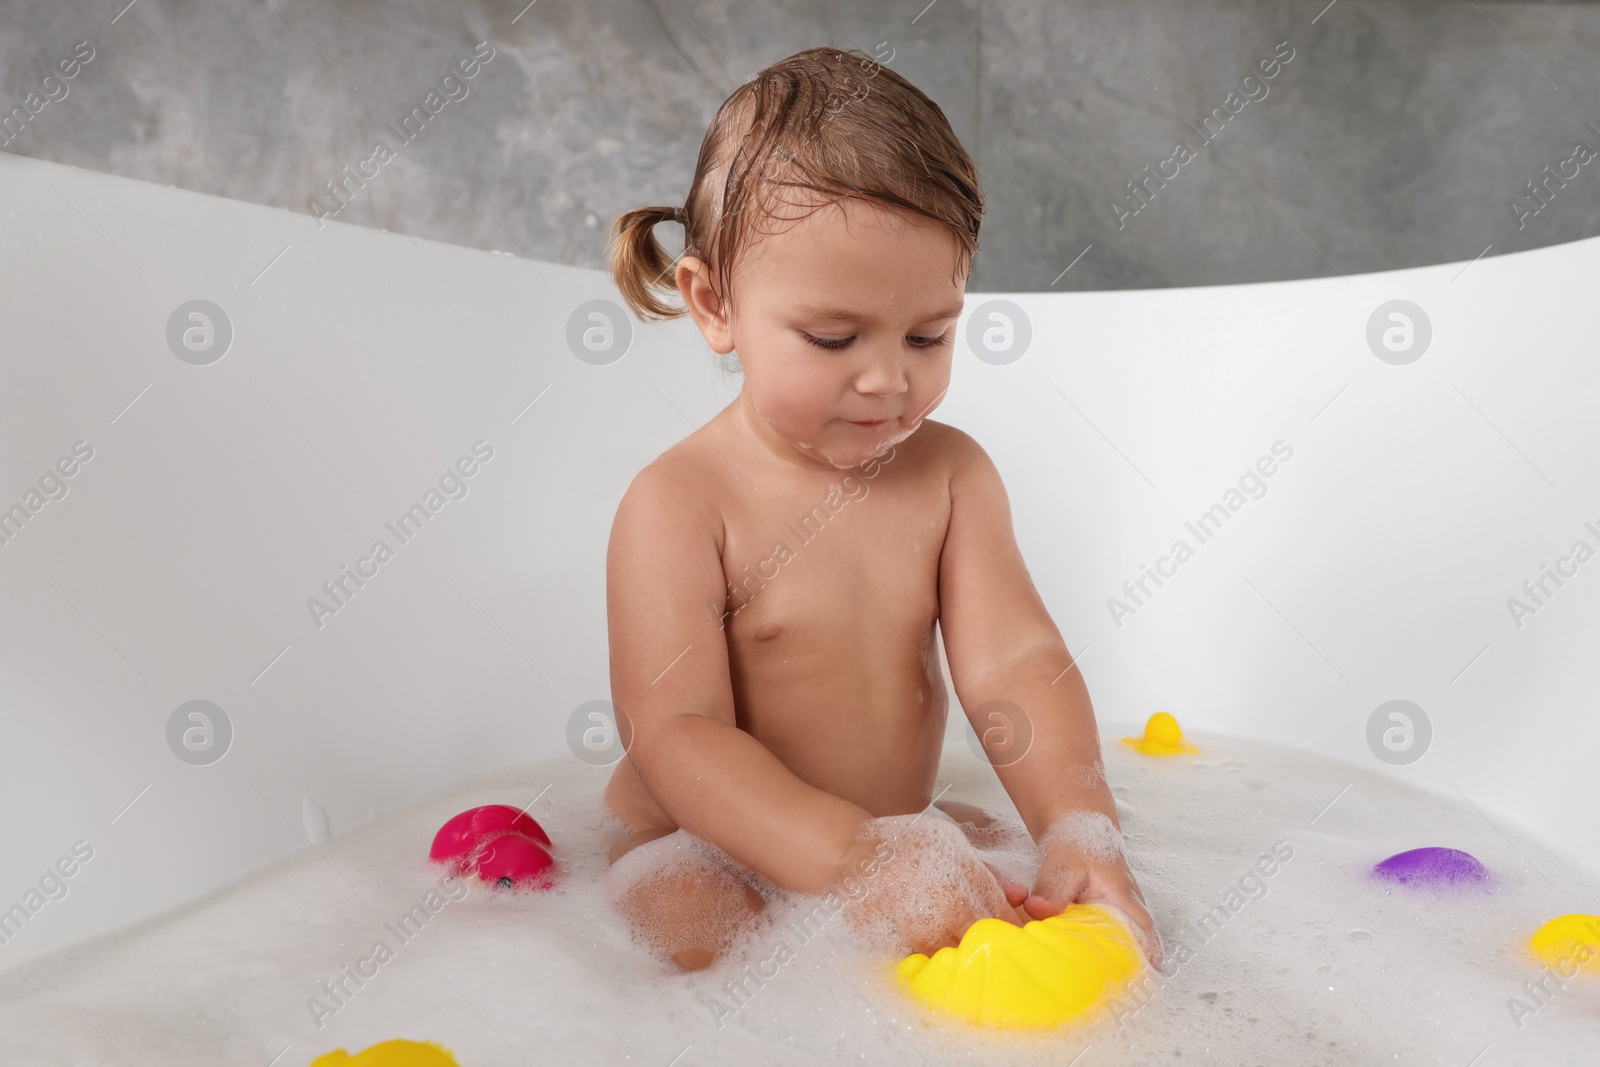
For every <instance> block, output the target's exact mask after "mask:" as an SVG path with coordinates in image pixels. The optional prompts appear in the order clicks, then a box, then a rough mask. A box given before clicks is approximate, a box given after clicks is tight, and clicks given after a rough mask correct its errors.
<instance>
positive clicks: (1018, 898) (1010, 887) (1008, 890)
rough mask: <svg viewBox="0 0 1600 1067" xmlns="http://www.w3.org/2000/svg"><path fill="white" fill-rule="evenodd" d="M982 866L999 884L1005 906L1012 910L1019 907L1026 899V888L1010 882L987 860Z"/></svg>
mask: <svg viewBox="0 0 1600 1067" xmlns="http://www.w3.org/2000/svg"><path fill="white" fill-rule="evenodd" d="M984 866H985V867H987V868H989V871H990V873H992V874H993V875H994V879H995V881H997V882H999V883H1000V888H1001V890H1002V891H1004V893H1005V895H1006V903H1007V904H1009V905H1010V906H1011V907H1013V908H1016V907H1020V906H1021V905H1022V902H1023V901H1024V900H1027V899H1028V887H1027V886H1025V885H1023V884H1022V883H1020V882H1013V881H1011V879H1009V878H1007V877H1006V876H1005V875H1003V874H1001V873H1000V870H999V868H997V867H995V865H994V864H992V863H989V862H988V861H987V860H986V861H984Z"/></svg>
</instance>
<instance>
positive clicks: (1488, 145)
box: [0, 0, 1600, 291]
mask: <svg viewBox="0 0 1600 1067" xmlns="http://www.w3.org/2000/svg"><path fill="white" fill-rule="evenodd" d="M1325 2H1326V0H1307V2H1305V3H1299V2H1297V3H1267V2H1251V0H1231V2H1223V0H1202V2H1187V3H1180V2H1178V0H1166V2H1161V0H1079V2H1071V0H1069V2H1066V3H1060V2H1055V0H1049V2H1041V0H987V2H978V0H935V3H933V4H932V5H930V6H926V7H924V3H925V0H912V2H911V3H898V2H897V3H892V4H891V3H886V2H878V0H870V2H859V0H858V2H844V0H826V2H821V3H809V4H801V3H795V2H783V3H770V4H737V3H730V2H728V0H659V2H652V0H591V2H586V3H581V4H580V3H575V2H573V0H538V2H537V3H534V4H532V5H531V6H528V7H526V8H524V6H523V4H524V3H525V0H508V2H488V0H461V2H458V3H453V4H449V5H441V4H432V5H430V4H424V3H420V2H416V0H411V2H391V3H381V4H380V3H374V2H346V3H340V4H330V3H323V4H315V3H311V2H310V0H260V2H256V0H215V2H202V0H181V2H180V0H136V2H135V3H134V4H133V5H132V6H130V7H125V6H124V4H125V3H126V0H109V2H105V0H96V2H95V3H92V4H91V3H87V2H83V0H73V2H70V3H62V2H58V0H0V109H4V113H13V112H12V109H13V108H22V111H21V112H20V114H21V115H22V116H24V117H23V118H21V119H18V118H13V119H12V129H11V130H10V131H9V132H5V133H0V140H4V141H6V143H5V144H4V146H3V149H0V150H4V151H9V152H18V153H22V154H25V155H33V156H38V157H41V158H44V159H50V160H55V161H58V162H64V163H71V164H75V165H78V166H82V167H87V168H91V169H94V170H101V171H109V172H112V173H116V174H123V175H128V176H131V177H136V178H142V179H145V180H149V181H154V182H162V183H167V184H172V185H177V186H181V187H184V188H189V189H196V190H200V191H203V192H207V193H214V194H217V195H220V196H227V197H233V198H238V199H242V200H250V201H256V202H259V203H263V204H272V205H278V206H282V207H285V208H287V209H289V210H291V211H299V212H308V211H310V210H311V209H310V208H309V207H308V204H309V202H310V201H311V200H313V199H314V198H316V197H318V196H319V195H322V196H323V198H324V203H325V205H327V207H328V209H329V210H330V211H331V210H332V209H333V208H334V207H335V206H336V204H335V202H334V201H333V200H332V199H331V198H327V197H326V194H325V192H324V183H327V182H329V181H330V180H333V179H334V178H336V177H338V176H339V174H340V171H341V168H344V167H346V166H350V167H352V168H353V167H354V165H355V164H356V163H358V162H359V161H361V160H364V159H366V158H368V157H369V156H371V155H372V151H373V146H374V142H375V141H376V140H378V139H383V140H385V141H386V142H387V143H388V144H389V145H390V147H391V148H394V149H395V150H396V154H395V157H394V158H393V159H392V160H390V161H388V162H385V163H383V164H382V165H381V166H380V167H379V168H378V174H377V176H376V177H374V178H372V179H371V180H370V181H368V182H367V183H366V185H365V187H364V188H362V189H360V190H359V191H358V192H357V194H356V195H355V196H354V197H353V198H352V199H350V201H349V203H348V205H347V206H345V207H344V208H343V209H342V210H340V211H338V213H337V215H336V217H337V218H339V219H340V220H342V221H347V222H353V223H356V224H359V225H363V226H374V227H382V228H385V229H389V230H394V231H398V232H404V233H410V234H417V235H421V236H425V237H430V238H436V239H439V240H445V241H451V242H456V243H460V244H465V245H473V246H480V247H486V248H498V249H502V250H506V251H515V252H519V253H521V254H524V255H528V256H533V257H536V258H540V259H550V260H557V261H561V262H565V263H571V264H576V265H581V266H600V265H602V264H603V262H604V258H603V255H604V242H605V225H606V222H607V221H608V220H609V219H610V217H611V216H613V215H614V214H616V213H617V212H619V211H621V210H624V209H626V208H628V207H633V206H638V205H642V204H653V203H666V204H676V203H681V202H682V200H683V197H684V194H685V192H686V190H687V185H688V182H689V179H690V176H691V174H692V169H693V165H694V160H695V155H696V152H697V150H698V147H699V142H700V139H701V137H702V136H703V134H704V132H705V127H706V124H707V123H708V121H709V120H710V118H711V116H712V115H713V114H714V113H715V111H716V109H717V107H718V105H719V104H720V103H721V102H722V100H723V99H725V98H726V96H727V95H728V93H730V92H731V91H732V90H733V89H734V88H736V87H737V86H738V85H739V84H740V83H741V82H742V81H744V80H745V79H746V78H747V77H749V76H750V75H752V74H753V73H754V72H755V71H757V70H759V69H760V68H761V67H763V66H764V65H766V64H768V63H771V62H773V61H775V60H777V59H779V58H782V57H783V56H785V55H788V54H790V53H792V52H795V51H798V50H800V49H802V48H806V47H810V46H812V45H816V44H830V43H831V44H836V45H838V46H840V47H850V46H852V45H854V46H857V47H861V48H863V49H864V50H866V51H868V52H873V51H874V50H878V51H880V52H881V53H882V54H885V55H887V54H888V53H889V51H890V50H892V52H893V57H892V59H890V60H889V65H890V66H891V67H892V68H893V69H895V70H896V71H898V72H899V73H900V74H902V75H904V76H906V77H907V78H909V79H911V80H912V81H913V82H914V83H916V84H917V85H919V86H920V87H922V88H923V89H924V90H925V91H926V92H927V93H928V94H929V95H930V96H932V97H933V98H934V99H935V100H936V101H938V102H939V104H940V105H941V106H942V107H943V108H944V110H945V112H946V114H947V115H948V116H949V117H950V120H951V123H952V125H953V126H954V127H955V130H956V132H957V134H958V135H959V136H960V137H961V138H962V140H963V141H964V142H965V143H966V144H967V146H968V147H969V149H970V150H972V151H973V152H974V154H975V156H976V157H977V159H978V163H979V167H980V170H981V173H982V175H983V177H984V181H985V187H986V190H987V192H988V194H989V196H990V203H991V208H990V213H989V215H988V218H987V219H986V221H985V224H984V228H983V232H982V235H981V239H982V250H981V252H980V253H979V256H978V258H977V260H976V261H975V264H974V273H973V279H972V282H971V288H973V289H974V290H987V291H1007V290H1044V289H1051V288H1054V289H1091V288H1094V289H1098V288H1145V287H1160V286H1177V285H1208V284H1219V283H1227V282H1248V281H1262V280H1270V279H1285V278H1302V277H1313V276H1323V275H1332V274H1335V273H1336V272H1337V273H1344V274H1350V273H1356V272H1365V271H1375V270H1385V269H1390V268H1398V267H1407V266H1415V265H1420V264H1427V263H1436V262H1442V261H1450V260H1469V259H1472V258H1473V257H1476V256H1478V255H1480V254H1482V253H1484V252H1485V250H1486V249H1487V254H1488V255H1501V254H1504V253H1507V252H1513V251H1518V250H1522V249H1527V248H1533V247H1538V246H1542V245H1547V244H1553V243H1558V242H1564V241H1571V240H1576V239H1579V238H1583V237H1589V236H1593V235H1595V234H1596V233H1600V160H1596V161H1595V162H1592V163H1580V162H1578V161H1576V160H1574V159H1573V157H1574V154H1575V149H1576V146H1577V145H1578V144H1579V142H1583V143H1584V144H1585V145H1586V146H1587V147H1588V148H1589V149H1600V7H1597V6H1594V5H1592V4H1555V3H1550V4H1518V3H1489V2H1483V3H1453V2H1452V3H1412V2H1395V0H1390V2H1374V0H1336V2H1335V3H1334V4H1333V5H1332V6H1325ZM80 41H87V42H89V44H90V45H91V46H92V48H93V58H92V59H90V60H89V61H88V62H87V63H85V64H81V65H80V66H79V68H78V69H77V71H76V74H75V76H74V77H73V78H71V79H70V80H65V81H62V82H60V83H59V85H64V86H65V88H66V95H65V96H63V97H61V98H60V99H56V100H51V101H48V102H45V103H43V104H42V106H40V101H43V100H45V93H44V92H42V91H41V85H42V80H43V79H44V78H45V77H46V76H47V75H50V74H51V73H52V72H53V71H55V70H56V67H57V64H58V63H60V62H61V61H62V60H64V59H70V57H71V56H72V55H73V50H74V45H75V44H76V43H77V42H80ZM480 41H487V42H489V43H490V45H492V47H493V49H494V58H493V59H492V60H490V61H489V62H488V63H487V64H485V65H484V66H483V67H482V69H481V71H480V72H479V73H478V74H477V76H476V77H474V78H473V79H472V80H471V81H470V82H469V83H468V85H469V86H470V90H471V91H470V94H469V95H467V96H466V97H465V98H464V99H461V100H458V101H451V102H448V103H447V104H446V105H445V106H444V107H443V109H442V110H440V111H439V113H438V114H437V115H435V116H433V117H432V118H431V120H430V121H429V122H428V124H427V126H426V128H425V129H423V131H422V132H421V133H420V134H419V135H418V136H416V137H415V138H414V139H413V140H411V141H409V143H402V142H401V139H400V138H399V137H397V136H396V135H395V133H394V131H393V129H392V128H391V127H390V126H389V125H388V124H389V123H398V122H399V121H400V119H401V118H402V117H403V116H404V115H406V114H407V113H409V112H410V111H411V110H412V109H413V108H414V107H417V106H419V105H421V104H422V103H423V101H424V98H425V97H426V96H427V94H428V93H429V92H430V91H432V90H435V89H437V87H438V83H439V79H440V78H441V77H443V76H444V75H445V74H446V73H448V72H449V71H450V70H451V69H452V68H453V67H454V66H455V64H456V63H457V62H458V61H459V60H462V59H466V58H468V57H470V56H471V55H472V53H473V50H474V46H475V45H476V44H477V43H478V42H480ZM1280 42H1286V45H1285V46H1284V47H1283V48H1281V49H1278V50H1279V51H1280V53H1282V54H1285V55H1287V54H1288V53H1289V51H1290V50H1292V58H1291V59H1289V60H1288V61H1287V62H1284V63H1282V65H1281V68H1280V69H1279V70H1278V72H1277V74H1276V76H1275V77H1273V78H1272V79H1270V80H1266V81H1262V82H1260V83H1259V85H1257V84H1256V83H1252V85H1251V86H1250V87H1248V88H1249V90H1250V93H1251V94H1254V95H1256V96H1259V99H1253V100H1252V99H1248V98H1247V96H1246V95H1245V88H1246V87H1245V86H1243V82H1244V79H1245V76H1246V75H1247V74H1249V73H1250V72H1251V71H1252V70H1253V69H1255V68H1256V66H1257V64H1258V63H1259V62H1260V61H1262V60H1264V59H1270V58H1271V57H1272V56H1273V53H1274V50H1275V48H1277V46H1279V45H1280ZM44 88H45V89H48V90H50V91H51V92H54V93H56V94H58V95H59V92H60V89H59V88H58V87H57V85H56V84H52V85H48V86H44ZM1263 88H1264V89H1265V95H1264V96H1262V95H1260V94H1261V92H1262V89H1263ZM34 92H39V95H37V96H34V97H32V98H30V97H29V94H30V93H34ZM1235 92H1237V93H1238V94H1239V95H1238V96H1235V97H1231V98H1230V97H1229V94H1230V93H1235ZM30 107H32V108H36V109H37V113H36V114H32V113H30ZM1235 111H1236V112H1237V113H1236V114H1235V113H1234V112H1235ZM1213 113H1215V114H1217V115H1219V116H1221V118H1220V119H1213V120H1212V124H1211V127H1210V131H1211V132H1207V129H1206V127H1205V126H1204V125H1203V123H1204V120H1205V118H1206V117H1207V116H1208V115H1212V114H1213ZM1217 131H1220V132H1217ZM1203 134H1204V136H1203ZM8 138H9V139H8ZM1179 142H1182V143H1184V144H1186V145H1187V147H1188V150H1189V151H1191V152H1192V153H1193V158H1192V159H1189V160H1188V162H1181V160H1180V161H1177V162H1169V163H1163V161H1165V160H1169V159H1172V158H1173V157H1174V155H1175V147H1176V146H1177V145H1178V144H1179ZM1577 154H1578V155H1579V156H1583V155H1584V154H1585V153H1584V152H1583V151H1578V152H1577ZM1179 155H1180V156H1181V155H1182V153H1179ZM1144 168H1149V170H1148V171H1146V170H1145V169H1144ZM1546 168H1549V169H1548V170H1547V169H1546ZM1162 172H1164V173H1165V174H1167V175H1170V176H1171V177H1170V178H1168V179H1164V180H1162V181H1160V182H1158V181H1157V180H1155V179H1148V178H1147V175H1148V174H1151V173H1154V174H1158V175H1159V174H1160V173H1162ZM1135 180H1142V181H1145V184H1144V186H1143V187H1142V188H1143V193H1142V195H1141V197H1140V198H1139V199H1135V198H1134V197H1133V195H1132V194H1130V193H1129V191H1128V186H1127V183H1129V182H1131V181H1135ZM1531 182H1542V183H1543V184H1542V185H1541V186H1540V193H1541V194H1542V196H1541V197H1540V198H1535V197H1534V196H1533V194H1532V193H1531V192H1530V191H1529V183H1531ZM1519 197H1520V198H1521V203H1522V207H1520V208H1519V207H1518V206H1517V204H1518V202H1519ZM1119 205H1120V207H1119ZM1136 207H1137V208H1138V210H1137V212H1135V211H1134V208H1136ZM1534 208H1537V209H1538V210H1537V211H1536V212H1535V211H1534V210H1533V209H1534ZM3 225H4V221H3V219H0V228H3ZM665 231H666V228H663V233H664V234H665ZM1069 264H1070V265H1071V269H1070V271H1067V272H1066V273H1065V274H1063V273H1062V272H1063V271H1064V270H1066V268H1067V267H1068V266H1069Z"/></svg>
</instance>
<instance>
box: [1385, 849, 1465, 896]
mask: <svg viewBox="0 0 1600 1067" xmlns="http://www.w3.org/2000/svg"><path fill="white" fill-rule="evenodd" d="M1372 874H1373V877H1375V878H1382V879H1384V880H1385V881H1390V882H1399V883H1400V884H1401V885H1418V886H1435V887H1437V886H1467V885H1484V884H1485V883H1487V882H1488V881H1489V871H1488V869H1487V868H1486V867H1484V865H1483V864H1481V863H1479V862H1478V860H1477V858H1476V857H1475V856H1473V855H1472V854H1471V853H1470V852H1462V851H1461V850H1460V849H1456V848H1414V849H1412V850H1411V851H1410V852H1398V853H1396V854H1395V855H1393V856H1390V857H1389V858H1388V859H1386V860H1384V861H1383V862H1381V863H1379V864H1377V865H1376V866H1375V867H1373V868H1372Z"/></svg>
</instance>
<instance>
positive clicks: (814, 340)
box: [802, 330, 950, 348]
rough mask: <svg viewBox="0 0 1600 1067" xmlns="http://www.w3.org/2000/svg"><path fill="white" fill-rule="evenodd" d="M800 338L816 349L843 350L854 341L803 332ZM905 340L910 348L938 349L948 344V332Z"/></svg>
mask: <svg viewBox="0 0 1600 1067" xmlns="http://www.w3.org/2000/svg"><path fill="white" fill-rule="evenodd" d="M802 336H804V337H805V339H806V340H807V341H808V342H809V343H811V344H814V345H816V346H817V347H818V348H843V347H844V346H845V345H847V344H849V343H850V342H851V341H852V340H854V338H851V337H839V338H831V337H813V336H812V335H811V334H809V333H804V332H803V331H802ZM906 340H907V341H909V342H911V347H912V348H938V347H939V346H940V345H947V344H949V343H950V332H949V331H948V330H946V331H945V332H944V333H942V334H940V335H939V336H938V337H920V336H916V335H912V336H910V337H907V338H906Z"/></svg>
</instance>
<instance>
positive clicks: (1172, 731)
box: [1122, 711, 1200, 756]
mask: <svg viewBox="0 0 1600 1067" xmlns="http://www.w3.org/2000/svg"><path fill="white" fill-rule="evenodd" d="M1122 743H1123V744H1125V745H1132V746H1133V747H1134V748H1136V749H1138V750H1139V751H1140V752H1143V753H1144V754H1145V755H1146V756H1177V755H1182V754H1184V753H1188V752H1198V751H1200V750H1199V749H1197V748H1195V747H1194V746H1193V745H1191V744H1189V743H1188V742H1187V741H1185V740H1184V739H1183V730H1182V728H1180V727H1179V726H1178V720H1177V719H1174V718H1173V717H1172V716H1171V715H1168V714H1167V713H1166V712H1164V711H1158V712H1156V713H1155V714H1154V715H1152V716H1150V721H1149V722H1147V723H1145V724H1144V736H1143V737H1124V738H1123V739H1122Z"/></svg>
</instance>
